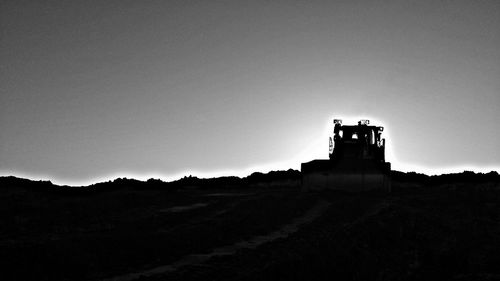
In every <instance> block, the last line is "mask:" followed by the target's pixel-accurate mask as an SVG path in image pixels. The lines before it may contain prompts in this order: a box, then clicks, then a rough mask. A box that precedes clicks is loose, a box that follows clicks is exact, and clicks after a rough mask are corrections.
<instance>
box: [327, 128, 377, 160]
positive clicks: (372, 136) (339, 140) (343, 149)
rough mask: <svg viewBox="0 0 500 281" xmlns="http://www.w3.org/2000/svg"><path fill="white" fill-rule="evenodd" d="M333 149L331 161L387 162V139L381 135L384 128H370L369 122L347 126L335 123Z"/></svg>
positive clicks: (331, 149) (331, 150)
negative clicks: (385, 151) (345, 159)
mask: <svg viewBox="0 0 500 281" xmlns="http://www.w3.org/2000/svg"><path fill="white" fill-rule="evenodd" d="M334 124H335V129H334V131H333V142H331V144H332V145H333V147H331V148H330V155H329V156H330V159H331V160H340V159H342V158H357V159H372V160H375V161H379V162H384V161H385V159H384V158H385V157H384V155H385V153H384V149H385V139H382V137H381V135H382V132H383V130H384V128H383V127H379V126H370V125H369V124H370V121H369V120H361V121H359V122H358V125H350V126H345V125H342V121H340V120H338V119H336V120H335V121H334Z"/></svg>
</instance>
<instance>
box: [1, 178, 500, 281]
mask: <svg viewBox="0 0 500 281" xmlns="http://www.w3.org/2000/svg"><path fill="white" fill-rule="evenodd" d="M399 176H401V175H399ZM395 178H396V179H398V181H395V182H394V184H393V187H394V191H393V192H392V193H391V194H382V193H377V192H368V193H359V194H349V193H342V192H318V193H304V192H301V191H299V190H298V189H297V188H296V187H292V186H288V187H284V186H282V187H280V186H279V185H274V187H269V186H267V187H263V186H257V185H251V186H250V185H247V186H239V187H232V188H224V189H217V188H216V187H210V188H194V187H195V186H193V185H189V186H188V185H186V186H183V187H181V188H179V186H176V187H175V188H172V187H171V186H170V187H168V188H164V189H162V188H158V186H157V185H155V188H147V189H144V188H137V187H135V183H134V182H127V181H122V182H119V185H118V187H116V186H115V187H114V188H108V189H105V188H102V189H101V190H99V188H98V187H94V188H93V189H92V190H91V191H88V189H87V190H86V191H84V192H82V191H80V190H78V191H75V190H77V189H72V190H71V191H70V192H68V191H67V189H68V188H70V187H66V188H61V187H58V188H55V187H53V186H50V185H49V184H48V183H38V182H35V183H33V182H30V183H28V182H26V181H22V180H17V179H12V178H2V180H1V182H2V184H1V190H0V226H1V227H0V258H1V261H0V262H1V271H0V275H1V276H0V279H1V280H100V279H105V278H111V277H116V276H121V275H124V274H127V273H133V272H141V271H145V270H148V269H151V268H154V267H157V266H161V265H168V264H172V263H174V262H176V261H178V260H179V259H181V258H183V257H185V256H186V255H191V254H203V253H205V254H207V253H210V252H211V250H212V249H214V248H217V247H221V246H225V245H231V244H234V243H236V242H239V241H242V240H249V239H251V238H252V237H255V236H257V235H265V234H268V233H271V232H273V231H276V230H278V229H280V228H281V227H282V226H284V225H286V224H289V223H290V222H292V221H293V220H294V219H295V218H297V217H300V216H301V215H303V214H304V213H305V212H307V210H309V209H311V208H312V207H314V206H315V205H316V204H317V203H318V202H320V201H327V202H329V203H330V206H329V208H328V209H327V210H326V211H325V212H324V213H323V214H322V215H321V216H320V217H319V218H317V219H315V220H313V221H312V222H310V223H307V224H304V225H302V226H301V227H300V228H299V230H298V231H297V232H295V233H292V234H291V235H290V236H288V237H287V238H283V239H277V240H274V241H272V242H269V243H266V244H263V245H261V246H259V247H257V248H256V249H241V250H238V251H237V252H236V253H235V254H234V255H228V256H222V257H214V258H211V259H209V260H208V261H206V262H203V263H199V264H191V265H187V266H183V267H180V268H178V269H177V270H175V271H173V272H168V273H162V274H157V275H153V276H149V277H143V278H141V280H325V279H329V280H332V279H337V280H500V266H499V265H500V188H499V185H498V181H496V182H477V183H474V182H470V181H468V182H465V183H464V182H461V183H450V182H446V181H442V182H438V184H436V182H433V184H432V185H431V184H429V183H426V182H425V181H424V182H423V181H421V180H418V179H416V178H411V177H408V178H407V179H411V181H408V180H406V181H405V180H403V181H401V178H400V177H397V176H396V177H395ZM127 184H129V186H128V185H127ZM157 184H158V183H157ZM130 186H134V187H133V188H132V187H130ZM179 206H192V207H193V208H192V209H182V208H173V207H179Z"/></svg>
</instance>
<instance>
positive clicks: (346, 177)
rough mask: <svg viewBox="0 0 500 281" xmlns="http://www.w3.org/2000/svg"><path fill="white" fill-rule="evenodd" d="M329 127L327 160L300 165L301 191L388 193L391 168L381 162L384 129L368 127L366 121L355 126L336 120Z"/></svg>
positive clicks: (386, 163) (368, 122)
mask: <svg viewBox="0 0 500 281" xmlns="http://www.w3.org/2000/svg"><path fill="white" fill-rule="evenodd" d="M333 123H334V124H335V128H334V131H333V139H332V137H330V159H329V160H313V161H311V162H307V163H302V165H301V171H302V187H303V189H305V190H322V189H338V190H347V191H364V190H373V189H379V190H384V191H387V192H390V190H391V181H390V172H391V164H390V163H389V162H385V139H383V138H382V132H383V131H384V128H383V127H380V126H371V125H370V121H369V120H360V121H359V122H358V124H357V125H342V120H339V119H335V120H333Z"/></svg>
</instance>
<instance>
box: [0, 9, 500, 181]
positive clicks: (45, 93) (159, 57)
mask: <svg viewBox="0 0 500 281" xmlns="http://www.w3.org/2000/svg"><path fill="white" fill-rule="evenodd" d="M0 13H1V14H0V21H1V22H0V24H1V25H0V32H1V33H0V36H1V37H0V94H1V96H0V174H4V175H10V174H13V175H21V176H27V177H32V178H43V179H50V180H53V181H54V182H56V183H62V184H79V183H90V182H95V181H98V180H102V179H108V178H112V177H114V176H134V177H137V178H148V177H160V178H163V179H171V178H172V177H177V176H181V175H184V174H193V175H198V176H217V175H223V174H224V175H240V176H244V175H246V174H249V173H251V172H253V171H268V170H270V169H288V168H294V169H299V168H300V162H304V161H309V160H312V159H317V158H327V157H328V138H327V135H328V132H329V131H330V130H332V129H333V124H332V118H334V117H338V118H343V119H347V121H349V120H350V121H352V122H356V121H357V118H358V117H359V118H361V117H366V118H371V119H374V120H375V121H376V123H377V124H380V125H383V126H384V127H385V128H386V133H387V134H386V139H387V147H388V150H389V151H388V155H387V158H388V159H387V160H388V161H391V162H392V163H393V169H398V170H416V171H418V172H426V173H440V172H442V171H462V170H463V169H469V170H479V171H489V170H492V169H494V170H497V171H498V169H499V168H498V167H500V152H499V150H500V141H499V139H500V130H499V128H500V127H499V123H500V113H499V112H500V1H497V0H478V1H475V0H474V1H473V0H470V1H460V0H448V1H447V0H433V1H423V0H418V1H417V0H416V1H385V0H384V1H355V0H348V1H332V0H329V1H314V0H307V1H306V0H303V1H279V0H277V1H258V0H252V1H236V0H230V1H229V0H228V1H217V0H213V1H212V0H211V1H206V0H200V1H190V0H180V1H170V0H169V1H163V0H162V1H154V0H152V1H135V0H134V1H128V0H120V1H111V0H110V1H101V0H99V1H93V0H85V1H79V0H72V1H63V0H60V1H59V0H55V1H24V0H15V1H14V0H12V1H11V0H6V1H2V2H1V4H0Z"/></svg>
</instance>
